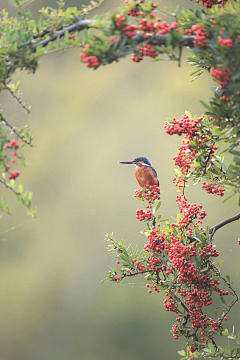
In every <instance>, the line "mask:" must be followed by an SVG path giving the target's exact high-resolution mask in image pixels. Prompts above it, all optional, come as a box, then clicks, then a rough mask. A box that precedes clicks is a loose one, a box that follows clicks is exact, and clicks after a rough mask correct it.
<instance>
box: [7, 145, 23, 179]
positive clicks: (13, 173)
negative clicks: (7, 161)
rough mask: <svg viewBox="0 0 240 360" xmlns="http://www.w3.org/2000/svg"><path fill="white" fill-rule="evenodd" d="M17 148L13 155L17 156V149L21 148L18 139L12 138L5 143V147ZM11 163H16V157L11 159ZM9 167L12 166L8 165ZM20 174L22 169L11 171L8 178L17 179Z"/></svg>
mask: <svg viewBox="0 0 240 360" xmlns="http://www.w3.org/2000/svg"><path fill="white" fill-rule="evenodd" d="M12 148H13V149H15V150H14V151H13V153H12V156H17V151H16V150H17V149H18V148H19V143H18V141H17V140H14V139H13V140H11V141H10V142H9V143H6V144H5V149H12ZM11 163H12V164H14V163H15V159H14V157H13V158H12V159H11ZM6 167H7V169H8V170H9V169H10V168H11V166H10V165H6ZM19 175H20V171H11V172H10V173H9V175H8V178H9V179H10V180H11V179H16V178H17V177H18V176H19Z"/></svg>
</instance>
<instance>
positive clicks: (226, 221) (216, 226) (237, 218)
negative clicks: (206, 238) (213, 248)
mask: <svg viewBox="0 0 240 360" xmlns="http://www.w3.org/2000/svg"><path fill="white" fill-rule="evenodd" d="M239 219H240V213H238V214H237V215H234V216H232V217H230V218H228V219H225V220H223V221H221V222H220V223H219V224H217V225H215V226H213V227H212V228H211V230H212V234H211V238H212V237H213V235H214V234H215V232H216V231H217V230H218V229H220V228H221V227H223V226H225V225H227V224H229V223H231V222H233V221H236V220H239Z"/></svg>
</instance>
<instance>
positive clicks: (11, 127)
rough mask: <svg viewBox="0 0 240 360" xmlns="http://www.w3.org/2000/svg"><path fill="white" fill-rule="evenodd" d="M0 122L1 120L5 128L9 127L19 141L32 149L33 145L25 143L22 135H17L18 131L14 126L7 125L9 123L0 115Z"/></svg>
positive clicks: (29, 142)
mask: <svg viewBox="0 0 240 360" xmlns="http://www.w3.org/2000/svg"><path fill="white" fill-rule="evenodd" d="M0 120H2V121H3V122H4V123H5V124H6V125H7V126H9V127H10V129H11V131H12V132H13V133H14V134H15V135H16V136H17V137H19V139H21V140H22V141H23V142H24V143H25V144H26V145H29V146H30V147H33V146H34V145H32V143H31V141H27V140H25V139H24V135H23V136H22V135H20V134H19V133H18V131H17V130H16V129H15V127H14V126H12V125H11V124H9V122H8V121H7V120H6V119H5V118H4V117H3V116H2V114H1V113H0Z"/></svg>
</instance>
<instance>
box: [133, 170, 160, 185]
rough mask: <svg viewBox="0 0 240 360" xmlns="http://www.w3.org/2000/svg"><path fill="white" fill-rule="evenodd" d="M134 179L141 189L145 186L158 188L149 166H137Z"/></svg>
mask: <svg viewBox="0 0 240 360" xmlns="http://www.w3.org/2000/svg"><path fill="white" fill-rule="evenodd" d="M135 177H136V180H137V182H138V184H139V185H140V186H141V187H142V188H143V187H145V186H146V185H150V186H151V185H156V186H158V179H157V178H156V177H155V176H154V175H153V172H152V170H151V168H150V167H149V166H137V167H136V169H135Z"/></svg>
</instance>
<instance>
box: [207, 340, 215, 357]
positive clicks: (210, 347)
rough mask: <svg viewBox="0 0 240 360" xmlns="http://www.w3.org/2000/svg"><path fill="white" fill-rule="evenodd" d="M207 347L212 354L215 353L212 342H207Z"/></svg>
mask: <svg viewBox="0 0 240 360" xmlns="http://www.w3.org/2000/svg"><path fill="white" fill-rule="evenodd" d="M208 347H209V349H210V350H211V352H212V354H215V348H214V346H213V344H212V343H208Z"/></svg>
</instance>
